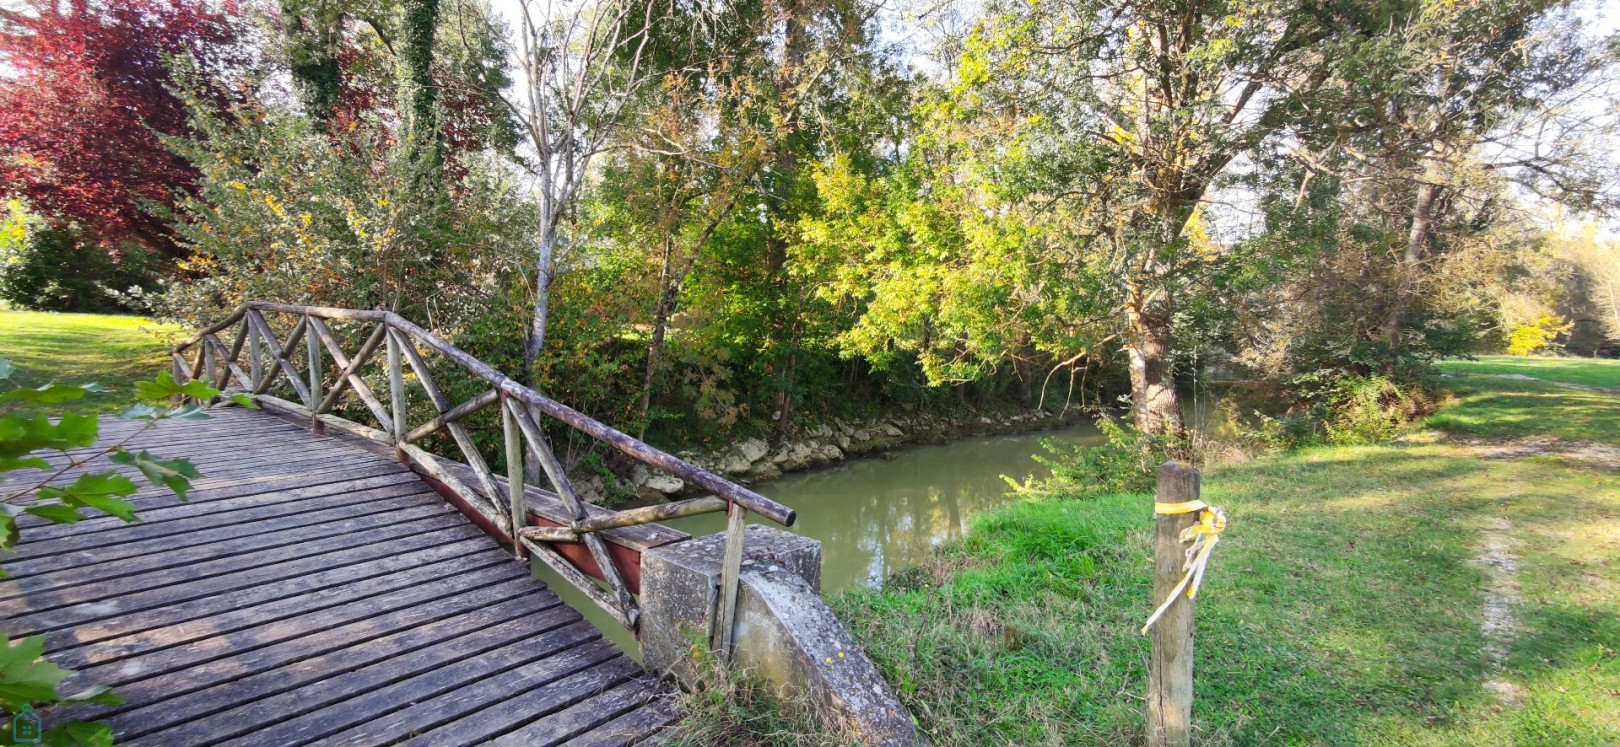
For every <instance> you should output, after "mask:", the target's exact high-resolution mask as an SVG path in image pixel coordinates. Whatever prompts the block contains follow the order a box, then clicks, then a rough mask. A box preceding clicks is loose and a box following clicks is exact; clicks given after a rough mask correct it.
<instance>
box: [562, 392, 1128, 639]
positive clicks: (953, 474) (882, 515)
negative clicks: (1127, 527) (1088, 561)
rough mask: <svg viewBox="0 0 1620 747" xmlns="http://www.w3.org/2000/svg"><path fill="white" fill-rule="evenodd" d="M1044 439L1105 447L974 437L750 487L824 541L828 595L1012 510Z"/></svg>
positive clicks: (695, 530)
mask: <svg viewBox="0 0 1620 747" xmlns="http://www.w3.org/2000/svg"><path fill="white" fill-rule="evenodd" d="M1043 438H1051V439H1054V440H1056V441H1060V442H1065V443H1083V444H1096V443H1100V442H1102V440H1103V437H1102V435H1101V434H1100V433H1098V432H1097V429H1096V428H1095V427H1093V426H1091V425H1090V424H1089V423H1085V424H1081V425H1077V426H1070V427H1067V428H1064V429H1061V430H1054V431H1036V432H1032V433H1024V434H1019V435H1011V436H977V437H971V438H965V439H962V440H958V441H952V442H951V443H948V444H939V445H929V446H916V447H911V448H907V449H904V450H901V451H898V452H896V453H895V454H894V456H893V458H890V459H879V458H873V459H856V460H851V461H848V462H845V463H843V464H840V465H837V466H834V467H828V468H825V469H819V470H815V471H811V472H799V473H794V474H790V475H787V476H785V477H782V478H781V479H778V480H773V481H771V482H767V483H763V484H761V485H756V486H754V487H755V489H756V490H758V491H759V492H760V493H762V494H764V495H765V496H767V497H769V498H772V499H774V500H777V501H780V502H781V503H784V504H786V505H788V506H790V507H792V508H793V509H794V510H795V511H797V512H798V524H797V525H796V526H793V527H791V528H790V531H794V532H798V533H799V534H803V535H806V536H809V537H814V538H815V539H818V540H821V552H822V566H821V591H822V593H823V594H829V595H831V594H836V593H838V592H840V591H843V590H845V589H849V588H852V587H857V586H869V587H870V586H877V585H880V584H881V583H882V582H883V579H884V578H886V577H887V576H888V575H889V574H891V573H893V572H895V571H898V570H900V569H902V568H905V567H906V566H909V565H913V564H915V563H917V562H918V561H920V560H923V559H925V558H927V557H928V555H929V553H931V552H933V548H935V547H937V546H939V545H940V544H942V543H945V542H948V541H950V540H953V539H956V538H958V537H961V536H962V534H963V532H965V531H966V530H967V528H968V527H969V526H970V525H971V523H972V521H973V517H975V516H977V515H979V514H981V513H984V512H985V511H988V510H990V509H993V508H996V507H997V506H1000V505H1003V504H1005V503H1006V502H1007V500H1008V495H1007V493H1008V485H1007V482H1006V480H1003V479H1002V476H1003V475H1006V476H1008V477H1011V478H1013V479H1016V480H1019V481H1022V480H1024V479H1026V478H1029V477H1032V476H1037V477H1038V476H1045V475H1046V474H1047V472H1048V470H1047V468H1046V467H1045V466H1044V465H1042V464H1040V463H1039V462H1036V461H1035V460H1034V459H1033V458H1032V457H1033V455H1035V454H1039V453H1042V450H1041V439H1043ZM760 521H762V522H764V523H767V524H769V522H768V521H764V520H760ZM665 523H666V524H667V525H668V526H670V527H673V528H675V529H679V530H681V531H683V532H687V533H689V534H692V535H694V536H700V535H705V534H712V533H715V532H721V531H724V530H725V524H726V519H725V514H718V513H717V514H707V515H703V516H693V517H688V518H685V519H677V520H675V521H670V522H665ZM539 573H540V576H541V577H542V578H544V579H545V580H546V582H547V583H548V584H549V585H551V586H552V588H554V589H557V590H558V591H559V593H560V594H562V596H563V598H564V599H565V600H566V601H568V603H569V604H571V605H573V606H574V608H575V609H579V610H581V611H582V612H585V613H586V616H587V617H589V618H590V619H591V620H592V621H593V622H595V623H596V624H597V626H598V627H600V628H602V630H603V631H604V632H605V633H607V634H608V636H609V637H610V638H612V639H613V640H614V641H615V642H617V643H618V644H619V645H620V647H622V648H624V649H625V651H627V652H630V653H631V655H632V656H635V655H638V654H639V651H638V650H637V647H636V645H635V640H634V638H633V637H632V636H630V635H629V634H628V632H627V631H624V630H623V629H622V628H619V627H618V626H617V625H616V624H615V623H613V622H612V620H611V618H608V617H607V616H606V615H605V614H602V613H600V612H597V611H595V610H594V609H593V607H592V605H591V604H590V602H588V601H586V600H585V599H584V595H583V594H579V593H578V592H575V591H574V590H573V589H571V588H568V586H567V584H566V583H564V582H562V581H560V580H558V579H557V578H555V577H554V576H553V575H552V574H551V572H550V571H549V569H544V568H540V569H539Z"/></svg>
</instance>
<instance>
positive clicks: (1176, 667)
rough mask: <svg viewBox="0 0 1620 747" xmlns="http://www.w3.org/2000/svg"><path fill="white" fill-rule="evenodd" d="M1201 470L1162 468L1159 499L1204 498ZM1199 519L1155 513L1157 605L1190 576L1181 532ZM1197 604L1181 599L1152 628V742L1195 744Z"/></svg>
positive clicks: (1176, 465) (1173, 746)
mask: <svg viewBox="0 0 1620 747" xmlns="http://www.w3.org/2000/svg"><path fill="white" fill-rule="evenodd" d="M1198 493H1199V477H1198V470H1196V469H1193V468H1192V467H1189V466H1187V465H1185V464H1182V463H1180V462H1174V461H1172V462H1165V463H1164V464H1163V465H1160V467H1159V489H1158V495H1157V496H1156V497H1155V499H1154V500H1155V502H1156V503H1158V504H1164V505H1173V504H1180V503H1187V502H1189V501H1196V500H1198ZM1197 521H1198V512H1197V511H1190V512H1181V513H1161V512H1159V511H1158V510H1155V512H1154V516H1153V605H1154V607H1155V608H1156V607H1158V606H1159V605H1160V604H1162V603H1163V602H1164V600H1165V597H1167V596H1169V595H1170V594H1173V593H1180V592H1177V591H1176V585H1177V583H1178V582H1179V581H1181V577H1182V576H1183V575H1185V571H1184V570H1183V568H1182V566H1183V564H1185V562H1186V560H1187V557H1186V549H1187V548H1186V544H1185V543H1183V542H1182V541H1181V533H1182V532H1183V531H1185V530H1186V529H1187V528H1188V527H1190V526H1192V525H1193V524H1194V523H1196V522H1197ZM1194 606H1195V602H1194V600H1192V599H1188V598H1186V597H1185V596H1182V598H1180V599H1177V600H1175V602H1174V603H1172V604H1171V605H1170V608H1169V609H1168V610H1166V611H1165V613H1164V616H1163V617H1161V618H1159V620H1158V622H1157V623H1155V624H1154V626H1153V628H1152V631H1151V632H1152V635H1153V639H1152V640H1153V644H1152V646H1153V650H1152V654H1151V655H1150V657H1149V664H1148V693H1147V716H1148V744H1149V745H1152V746H1153V747H1186V746H1187V745H1189V744H1191V742H1192V698H1193V611H1194Z"/></svg>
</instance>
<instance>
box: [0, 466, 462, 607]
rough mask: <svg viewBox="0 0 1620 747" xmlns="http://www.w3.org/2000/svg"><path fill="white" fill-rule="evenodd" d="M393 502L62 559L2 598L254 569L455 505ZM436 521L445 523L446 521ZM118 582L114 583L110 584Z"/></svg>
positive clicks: (1, 585) (4, 588)
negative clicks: (284, 552) (246, 531)
mask: <svg viewBox="0 0 1620 747" xmlns="http://www.w3.org/2000/svg"><path fill="white" fill-rule="evenodd" d="M390 503H391V504H392V506H393V509H392V510H388V511H369V512H365V513H360V514H354V515H350V516H347V517H343V518H339V519H338V520H335V521H334V520H328V521H324V522H321V523H316V524H304V525H293V526H288V527H284V528H280V529H277V530H274V531H269V532H261V533H257V534H252V535H248V536H238V537H236V538H234V539H228V540H223V541H215V542H202V543H190V544H189V546H184V547H168V548H159V549H153V550H150V551H148V552H146V553H144V554H141V555H137V556H134V557H122V558H111V559H105V560H101V559H100V558H99V557H98V560H99V561H100V562H92V563H84V564H75V565H65V566H64V565H63V564H60V563H59V564H58V568H57V569H56V570H54V571H51V572H47V573H43V574H35V575H32V576H27V577H23V578H15V577H13V578H11V579H6V580H4V581H0V602H3V601H8V600H10V599H12V598H13V597H18V596H23V595H36V594H53V595H61V594H65V593H66V592H67V590H68V589H69V588H72V587H82V586H89V585H94V586H109V587H113V588H114V589H115V590H116V588H117V587H118V586H121V585H122V584H125V583H139V584H141V585H142V586H144V587H147V588H151V587H152V586H153V585H154V584H153V583H152V581H153V579H154V578H155V574H156V572H158V571H163V570H167V569H177V568H179V569H184V571H185V573H186V574H187V575H188V578H186V579H182V580H190V578H205V577H206V574H208V573H209V572H210V571H211V570H212V569H215V568H219V567H221V565H222V564H226V563H227V562H228V567H230V568H233V569H242V568H251V567H254V565H255V564H262V563H265V562H267V561H266V560H264V559H265V558H267V557H269V555H267V553H269V552H270V551H273V550H278V549H281V548H285V547H290V546H293V545H300V544H305V543H314V542H316V541H317V540H327V539H337V538H343V537H346V538H350V539H351V540H352V539H353V538H354V537H357V536H359V535H361V534H363V533H367V532H381V533H382V535H381V536H389V535H390V534H392V533H394V532H399V531H408V529H409V528H410V527H414V526H418V524H417V520H420V519H430V518H432V519H443V518H446V516H447V514H448V513H449V512H452V511H454V510H455V509H454V508H452V507H450V506H448V505H445V503H444V502H443V501H441V500H438V496H435V495H433V494H432V493H431V491H427V492H421V493H418V494H416V495H414V496H410V497H409V500H405V501H391V502H390ZM436 523H438V524H442V521H440V522H436ZM232 528H233V529H234V528H235V527H232ZM309 546H310V547H313V546H314V545H309ZM115 547H116V546H115ZM58 560H60V558H58ZM131 577H134V578H131ZM115 581H116V583H109V582H115Z"/></svg>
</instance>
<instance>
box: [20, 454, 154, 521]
mask: <svg viewBox="0 0 1620 747" xmlns="http://www.w3.org/2000/svg"><path fill="white" fill-rule="evenodd" d="M122 453H124V452H120V454H122ZM117 457H118V455H117V454H115V455H114V456H113V461H118V458H117ZM135 490H136V486H135V483H134V482H133V481H131V480H130V479H129V478H127V477H124V476H123V475H120V474H118V473H116V472H99V473H96V474H89V475H79V479H77V480H74V481H73V484H72V485H69V486H67V487H65V488H61V487H45V488H40V490H39V497H40V498H43V499H45V500H57V501H61V502H63V503H65V504H67V505H69V506H88V507H90V508H94V509H97V510H99V511H104V512H106V513H109V514H112V515H113V516H117V517H118V518H120V519H123V520H124V521H135V507H134V506H132V505H130V503H129V502H128V501H125V500H123V497H124V496H127V495H129V494H131V493H134V492H135Z"/></svg>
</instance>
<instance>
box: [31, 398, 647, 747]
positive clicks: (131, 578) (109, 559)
mask: <svg viewBox="0 0 1620 747" xmlns="http://www.w3.org/2000/svg"><path fill="white" fill-rule="evenodd" d="M102 433H103V437H104V438H105V439H110V440H117V439H121V438H124V437H126V436H131V435H133V438H132V439H131V440H130V441H129V444H130V445H131V448H136V449H141V448H147V449H151V450H153V452H154V453H159V454H162V455H163V456H186V457H188V458H190V459H191V460H192V461H193V462H194V463H195V464H196V465H197V467H198V469H199V470H200V471H201V472H202V473H203V475H204V477H203V478H202V479H200V480H197V481H196V486H195V487H196V489H195V490H194V491H193V492H192V494H191V496H190V500H189V501H188V502H185V503H181V502H179V501H178V500H176V499H175V498H174V497H173V496H171V495H167V494H165V493H164V492H162V491H159V490H155V489H152V488H148V487H143V488H142V490H141V491H140V492H139V493H137V494H136V495H135V496H134V497H133V501H134V502H135V504H136V505H137V507H138V509H139V515H140V517H141V519H142V522H141V523H136V524H125V523H123V522H121V521H119V520H117V519H111V518H91V519H87V520H85V521H82V522H80V523H78V524H76V525H72V526H55V525H48V524H39V523H35V522H31V521H29V522H25V525H24V526H23V541H22V542H21V544H20V545H19V546H18V550H17V553H16V554H15V555H10V556H7V557H6V558H4V559H3V562H4V564H5V566H6V567H7V568H8V570H9V569H15V571H16V576H15V577H14V578H10V579H6V580H4V581H0V618H3V619H0V630H4V631H5V632H6V633H7V634H10V635H14V636H19V635H37V634H44V635H45V636H46V650H47V656H48V658H50V659H52V660H53V661H55V662H56V663H58V664H59V665H62V666H65V667H68V668H72V669H76V670H77V672H76V674H74V675H73V677H72V679H71V680H69V684H70V685H71V686H72V687H74V688H78V687H88V686H91V685H96V684H105V685H111V686H112V687H113V688H114V690H115V691H116V692H118V693H119V694H121V695H123V696H124V697H125V698H127V701H126V702H125V703H123V704H121V705H118V706H91V707H83V706H81V707H78V708H74V709H63V710H48V711H47V712H46V718H47V723H48V724H49V723H57V722H60V721H62V720H65V719H67V718H94V719H100V720H104V721H106V722H107V723H109V724H111V725H112V727H113V729H114V731H115V733H117V734H118V735H119V740H120V742H121V743H123V742H128V743H131V744H162V745H191V744H197V745H201V744H221V743H225V744H229V743H241V744H248V743H252V744H268V743H274V744H277V745H294V744H345V745H347V744H357V745H358V744H392V743H396V742H398V741H400V740H402V739H408V738H412V737H416V738H417V741H416V743H420V744H435V745H436V744H450V743H461V742H472V741H488V740H493V739H500V738H502V737H506V736H508V735H512V734H517V733H522V734H524V735H527V736H525V737H523V738H524V739H530V740H531V741H532V742H533V743H537V744H555V743H560V742H562V741H566V740H568V739H570V738H573V737H589V739H590V741H591V743H594V744H628V743H631V742H634V741H636V740H638V739H640V738H642V737H644V736H646V735H648V734H652V733H654V732H656V730H657V729H659V728H661V727H662V726H663V725H665V724H667V723H669V722H670V721H672V720H674V719H676V718H677V717H678V712H677V711H676V710H675V709H674V707H673V706H672V705H671V703H672V701H670V700H669V699H668V698H667V697H664V696H663V693H664V686H663V685H662V684H660V683H658V682H657V681H656V680H652V679H649V678H647V677H646V675H645V673H644V672H643V671H642V670H641V669H640V667H639V666H637V665H636V664H635V662H633V661H631V660H630V659H628V658H626V657H625V656H624V655H623V653H622V652H620V651H619V650H618V648H617V647H615V646H613V645H612V644H611V643H610V642H608V641H607V640H606V639H604V638H602V636H601V633H600V632H599V631H598V630H596V628H594V627H593V626H592V625H591V624H590V623H588V622H586V621H584V620H583V619H582V618H581V617H580V616H579V614H578V613H577V612H575V611H574V610H572V609H570V608H568V607H567V606H566V605H564V604H563V603H562V601H561V599H559V598H558V597H557V596H556V594H555V593H553V592H552V591H551V590H549V589H547V588H545V585H544V584H543V583H541V582H540V581H539V580H538V579H536V578H534V577H533V576H531V575H530V574H529V573H528V572H527V568H526V567H525V566H523V565H521V564H518V563H515V562H513V561H512V560H511V559H510V555H509V554H508V553H507V552H506V551H505V550H502V549H501V548H500V546H499V545H498V544H496V543H495V541H494V540H492V539H490V538H489V537H487V536H486V535H484V534H483V533H482V532H480V531H479V530H478V529H477V528H476V527H475V526H473V525H472V524H471V523H470V522H468V521H467V520H466V519H465V518H464V517H462V516H461V515H460V513H458V512H456V511H455V510H454V509H453V508H450V507H448V505H447V504H446V503H445V502H444V501H443V500H441V499H440V498H439V497H438V495H436V494H435V493H433V492H432V490H431V488H430V487H429V486H428V485H427V484H426V483H425V482H423V481H422V480H421V479H420V478H419V477H417V476H416V475H415V474H414V473H412V472H411V471H409V470H408V469H407V468H405V467H403V466H401V465H400V464H398V463H396V462H394V461H392V460H390V459H389V458H387V456H386V455H379V454H378V453H376V450H374V449H365V448H360V447H357V446H356V445H354V444H353V443H350V442H346V441H344V440H341V439H337V438H329V437H324V436H315V435H312V434H310V433H309V432H308V431H307V430H305V429H301V428H298V427H297V426H295V425H293V424H291V423H288V422H287V421H284V420H280V419H278V418H276V417H274V416H271V415H267V414H263V413H257V412H251V411H245V410H236V409H226V410H222V411H219V414H217V415H216V416H215V417H214V418H213V419H211V420H208V421H205V422H201V423H168V422H165V423H162V424H160V425H158V426H156V427H154V428H151V429H147V430H140V429H138V428H137V427H136V426H135V425H133V424H129V423H112V424H109V426H108V427H106V428H104V429H103V432H102ZM89 451H90V450H86V451H84V452H82V453H89ZM106 468H108V467H107V466H103V467H101V468H100V469H106ZM91 469H97V467H95V466H93V465H92V466H91ZM79 471H82V468H79V469H76V470H71V471H70V472H69V473H68V474H67V475H65V476H64V478H63V479H72V478H73V477H74V476H75V475H76V474H77V473H78V472H79ZM11 479H12V480H13V481H16V480H18V479H27V476H21V477H19V476H18V475H12V476H11ZM654 531H656V530H654ZM636 539H638V540H641V542H645V543H647V544H653V543H654V542H656V541H657V540H659V539H663V538H662V537H661V536H658V535H657V534H654V533H644V534H643V535H641V536H636ZM638 544H640V543H638ZM430 735H438V737H439V738H434V739H425V737H428V736H430ZM473 735H476V737H477V738H476V739H475V738H473ZM535 735H539V736H538V737H537V736H535ZM267 739H268V740H269V741H266V740H267ZM614 740H617V741H614Z"/></svg>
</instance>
